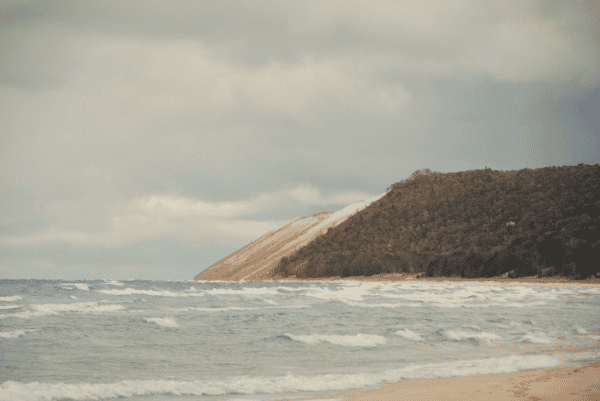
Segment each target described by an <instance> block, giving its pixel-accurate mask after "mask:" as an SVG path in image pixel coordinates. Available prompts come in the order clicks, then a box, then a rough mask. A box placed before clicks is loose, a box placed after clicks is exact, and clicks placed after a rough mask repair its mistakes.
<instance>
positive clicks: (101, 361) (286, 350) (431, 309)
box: [0, 280, 600, 401]
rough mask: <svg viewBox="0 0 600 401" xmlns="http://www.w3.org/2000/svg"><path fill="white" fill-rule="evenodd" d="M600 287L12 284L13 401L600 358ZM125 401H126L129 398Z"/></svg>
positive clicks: (273, 395) (3, 372) (302, 385)
mask: <svg viewBox="0 0 600 401" xmlns="http://www.w3.org/2000/svg"><path fill="white" fill-rule="evenodd" d="M598 305H600V289H595V288H560V287H543V286H520V285H499V284H492V283H425V282H414V281H413V282H398V283H374V282H352V281H337V282H194V281H135V280H134V281H120V282H119V281H110V280H106V281H104V280H89V281H88V280H82V281H60V280H2V281H0V400H10V401H18V400H32V401H33V400H35V401H37V400H112V399H123V398H126V399H131V400H180V401H181V400H277V399H284V398H288V399H297V398H304V399H317V398H322V397H330V398H338V399H341V398H343V396H342V395H341V394H342V392H343V391H346V390H351V389H368V388H374V387H379V386H382V385H384V384H386V383H388V382H393V381H397V380H401V379H403V378H425V377H449V376H465V375H473V374H489V373H502V372H511V371H516V370H521V369H532V368H543V367H552V366H563V365H564V366H566V365H567V364H569V363H576V362H579V361H588V360H596V359H600V348H599V346H600V313H599V312H598ZM119 397H121V398H119Z"/></svg>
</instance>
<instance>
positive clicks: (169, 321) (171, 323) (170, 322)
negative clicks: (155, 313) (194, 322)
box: [144, 317, 179, 327]
mask: <svg viewBox="0 0 600 401" xmlns="http://www.w3.org/2000/svg"><path fill="white" fill-rule="evenodd" d="M144 320H145V321H146V322H148V323H156V324H158V325H159V326H165V327H179V325H178V324H177V322H176V321H175V319H174V318H172V317H163V318H161V317H151V318H146V319H144Z"/></svg>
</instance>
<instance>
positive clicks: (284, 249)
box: [194, 212, 333, 280]
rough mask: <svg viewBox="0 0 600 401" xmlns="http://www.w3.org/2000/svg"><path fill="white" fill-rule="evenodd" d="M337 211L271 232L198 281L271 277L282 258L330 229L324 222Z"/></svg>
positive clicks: (203, 273)
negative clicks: (322, 224)
mask: <svg viewBox="0 0 600 401" xmlns="http://www.w3.org/2000/svg"><path fill="white" fill-rule="evenodd" d="M332 214H333V212H329V213H319V214H315V215H314V216H309V217H299V218H297V219H295V220H294V221H292V222H291V223H288V224H286V225H285V226H283V227H281V228H279V229H277V230H274V231H270V232H268V233H267V234H265V235H263V236H262V237H260V238H259V239H257V240H256V241H254V242H252V243H251V244H248V245H246V246H245V247H243V248H242V249H240V250H238V251H236V252H234V253H232V254H231V255H229V256H227V257H226V258H224V259H221V260H220V261H218V262H217V263H215V264H214V265H212V266H210V267H209V268H208V269H206V270H204V271H203V272H202V273H200V274H198V275H197V276H196V277H194V280H258V279H265V278H271V277H272V273H273V269H274V268H275V266H276V265H277V263H278V262H279V260H280V259H281V258H282V257H285V256H287V255H290V254H291V253H293V252H294V251H296V250H297V249H299V248H301V247H302V246H304V245H306V244H307V243H308V242H310V241H311V240H313V239H314V238H316V237H317V236H319V235H322V234H323V233H322V230H327V228H328V227H326V226H323V227H322V228H321V229H320V230H315V228H319V226H320V225H321V223H323V222H324V221H325V220H327V219H328V218H329V217H330V216H331V215H332Z"/></svg>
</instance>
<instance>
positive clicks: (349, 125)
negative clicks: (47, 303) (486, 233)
mask: <svg viewBox="0 0 600 401" xmlns="http://www.w3.org/2000/svg"><path fill="white" fill-rule="evenodd" d="M599 7H600V6H599V5H598V3H597V1H595V0H590V1H530V0H518V1H503V2H498V1H483V0H455V1H446V0H442V1H431V0H400V1H398V0H381V1H369V2H365V1H344V2H341V1H327V2H323V1H312V0H302V1H285V0H276V1H275V0H274V1H269V0H264V1H261V0H252V1H243V0H238V1H227V0H218V1H209V0H207V1H182V0H169V1H153V0H149V1H142V0H119V1H110V0H107V1H84V0H82V1H53V0H40V1H11V0H9V1H3V2H0V279H1V278H5V279H29V278H36V279H38V278H39V279H65V280H70V279H97V278H100V279H135V278H137V279H153V280H187V279H191V278H193V277H194V276H195V275H197V274H198V273H200V272H201V271H202V270H204V269H206V268H208V267H209V266H210V265H212V264H213V263H216V262H217V261H219V260H220V259H222V258H224V257H226V256H227V255H229V254H231V253H232V252H234V251H236V250H237V249H239V248H241V247H243V246H245V245H247V244H248V243H250V242H252V241H253V240H255V239H257V238H259V237H260V236H261V235H263V234H265V233H267V232H269V231H271V230H273V229H276V228H279V227H281V226H282V225H284V224H285V223H287V222H289V221H291V220H293V219H294V218H297V217H302V216H309V215H312V214H315V213H318V212H324V211H336V210H340V209H342V208H343V207H345V206H346V205H348V204H350V203H354V202H357V201H361V200H366V199H369V198H372V197H374V196H377V195H379V194H382V193H383V192H385V190H386V188H387V187H388V186H390V185H391V184H392V183H394V182H398V181H401V180H404V179H406V178H407V177H409V176H410V174H411V173H412V172H413V171H415V170H418V169H423V168H430V169H431V170H433V171H440V172H456V171H465V170H475V169H482V168H485V167H490V168H492V169H496V170H519V169H523V168H531V169H535V168H541V167H547V166H554V165H556V166H562V165H576V164H578V163H587V164H595V163H598V162H600V115H599V114H600V113H598V111H600V35H598V32H600V9H599Z"/></svg>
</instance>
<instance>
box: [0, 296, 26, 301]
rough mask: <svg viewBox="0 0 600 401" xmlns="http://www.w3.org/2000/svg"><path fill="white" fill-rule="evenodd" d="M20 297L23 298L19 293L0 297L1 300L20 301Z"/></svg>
mask: <svg viewBox="0 0 600 401" xmlns="http://www.w3.org/2000/svg"><path fill="white" fill-rule="evenodd" d="M19 299H23V298H21V297H20V296H18V295H13V296H12V297H0V301H2V302H14V301H18V300H19Z"/></svg>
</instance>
